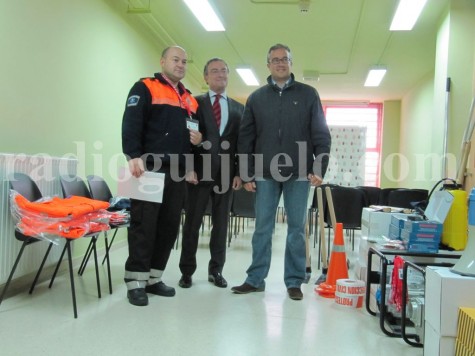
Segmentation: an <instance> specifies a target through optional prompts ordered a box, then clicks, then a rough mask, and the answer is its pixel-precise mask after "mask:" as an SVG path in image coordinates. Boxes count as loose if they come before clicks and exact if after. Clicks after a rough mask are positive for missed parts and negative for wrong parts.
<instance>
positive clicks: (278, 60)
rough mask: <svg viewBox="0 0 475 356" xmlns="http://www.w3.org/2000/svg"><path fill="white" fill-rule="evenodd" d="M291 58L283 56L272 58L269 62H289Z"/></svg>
mask: <svg viewBox="0 0 475 356" xmlns="http://www.w3.org/2000/svg"><path fill="white" fill-rule="evenodd" d="M290 61H291V59H290V58H289V57H282V58H272V59H271V60H270V61H269V62H270V63H272V64H279V63H282V64H289V63H290Z"/></svg>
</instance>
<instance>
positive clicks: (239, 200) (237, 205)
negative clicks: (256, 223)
mask: <svg viewBox="0 0 475 356" xmlns="http://www.w3.org/2000/svg"><path fill="white" fill-rule="evenodd" d="M255 201H256V193H255V192H248V191H247V190H246V189H244V188H241V189H239V190H235V191H234V192H233V198H232V203H231V214H232V215H234V216H241V217H245V218H255V217H256V212H255V209H254V207H255Z"/></svg>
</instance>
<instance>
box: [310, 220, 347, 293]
mask: <svg viewBox="0 0 475 356" xmlns="http://www.w3.org/2000/svg"><path fill="white" fill-rule="evenodd" d="M347 278H348V266H347V264H346V253H345V242H344V241H343V224H342V223H337V224H336V229H335V238H334V240H333V247H332V253H331V255H330V263H329V266H328V272H327V279H326V281H325V282H324V283H321V284H320V285H318V286H317V287H315V292H317V293H318V294H319V295H321V296H322V297H325V298H334V297H335V291H336V281H337V279H347Z"/></svg>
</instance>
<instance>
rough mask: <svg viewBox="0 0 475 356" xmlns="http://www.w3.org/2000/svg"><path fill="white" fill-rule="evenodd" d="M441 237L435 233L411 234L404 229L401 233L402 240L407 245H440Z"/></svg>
mask: <svg viewBox="0 0 475 356" xmlns="http://www.w3.org/2000/svg"><path fill="white" fill-rule="evenodd" d="M440 235H441V234H439V233H435V232H410V231H409V230H406V229H403V230H402V231H401V240H402V241H404V242H407V243H411V242H418V243H420V242H422V243H430V244H437V245H438V244H439V243H440Z"/></svg>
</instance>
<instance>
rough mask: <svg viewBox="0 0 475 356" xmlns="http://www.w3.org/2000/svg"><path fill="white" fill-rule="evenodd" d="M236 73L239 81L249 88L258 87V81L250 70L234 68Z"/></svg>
mask: <svg viewBox="0 0 475 356" xmlns="http://www.w3.org/2000/svg"><path fill="white" fill-rule="evenodd" d="M236 72H238V74H239V76H240V77H241V79H242V80H243V81H244V83H246V85H249V86H258V85H259V81H258V80H257V78H256V76H255V75H254V72H253V71H252V69H250V68H236Z"/></svg>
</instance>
